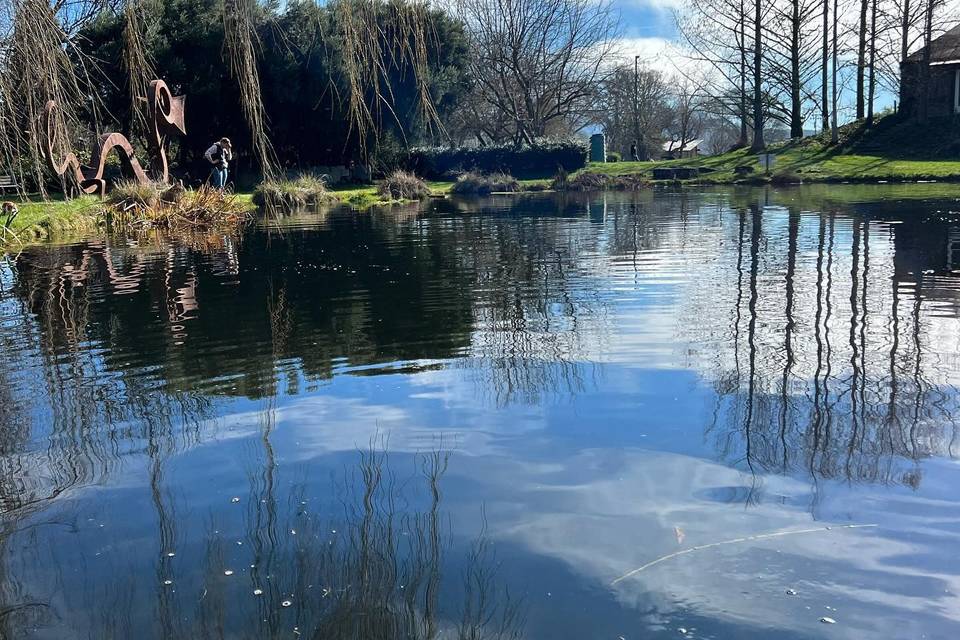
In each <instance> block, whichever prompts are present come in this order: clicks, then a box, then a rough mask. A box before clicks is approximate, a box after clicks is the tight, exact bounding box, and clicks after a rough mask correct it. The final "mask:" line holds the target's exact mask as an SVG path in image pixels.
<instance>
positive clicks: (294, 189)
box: [253, 174, 332, 209]
mask: <svg viewBox="0 0 960 640" xmlns="http://www.w3.org/2000/svg"><path fill="white" fill-rule="evenodd" d="M331 197H332V196H331V195H330V193H329V192H328V191H327V183H326V180H325V179H324V177H323V176H314V175H310V174H303V175H300V176H298V177H297V178H295V179H294V180H268V181H266V182H262V183H260V185H259V186H257V188H256V189H255V190H254V191H253V203H254V204H255V205H257V206H258V207H270V208H277V209H298V208H300V207H305V206H308V205H315V204H320V203H322V202H325V201H327V200H329V199H331Z"/></svg>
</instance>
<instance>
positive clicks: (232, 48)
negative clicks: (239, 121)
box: [0, 0, 442, 195]
mask: <svg viewBox="0 0 960 640" xmlns="http://www.w3.org/2000/svg"><path fill="white" fill-rule="evenodd" d="M303 1H304V2H311V3H313V2H315V3H316V4H317V5H318V6H325V7H326V8H327V10H328V11H330V12H331V15H332V16H333V20H332V21H331V23H330V24H331V25H333V26H332V28H331V30H330V31H324V33H323V34H322V37H323V39H324V40H325V41H327V40H329V41H330V43H332V44H333V43H335V44H336V47H337V50H338V53H339V55H340V65H341V70H342V78H343V84H342V86H339V87H337V88H336V89H337V90H336V91H333V92H331V93H334V94H336V96H337V98H336V99H337V100H338V101H339V102H340V103H341V105H342V106H343V112H344V113H345V114H346V120H347V122H345V123H344V126H345V128H346V129H348V130H349V135H350V136H353V137H354V139H355V140H358V141H359V142H360V147H361V150H362V152H363V155H364V156H367V154H368V148H369V145H368V142H369V140H370V139H371V138H376V136H378V135H379V134H380V133H381V132H382V131H383V127H384V126H385V123H389V124H391V125H393V124H396V125H397V126H396V127H395V129H399V130H400V132H401V135H402V136H403V137H404V138H405V135H406V134H405V133H404V131H403V123H404V119H403V117H402V116H405V115H406V114H397V113H396V112H395V110H394V105H395V104H396V100H395V96H394V93H393V87H392V86H391V78H397V77H400V78H401V79H402V81H404V82H406V83H408V85H409V83H410V81H411V79H412V80H413V83H412V84H413V85H414V86H415V88H416V95H417V98H416V103H417V107H416V110H417V116H418V122H421V123H425V124H426V127H427V128H428V130H429V131H430V132H431V133H433V132H436V131H442V125H441V124H440V117H439V115H438V113H437V109H436V107H435V106H434V101H433V99H432V96H431V92H430V71H429V69H430V53H429V51H430V50H431V47H432V48H433V49H434V50H435V49H436V46H435V45H436V34H435V33H433V32H432V27H431V22H430V18H429V11H430V8H429V6H428V5H427V4H426V3H421V2H417V1H412V0H334V2H333V3H330V4H327V3H325V2H323V1H322V0H303ZM211 7H216V10H218V11H222V22H223V49H222V51H223V57H224V61H225V62H226V63H227V65H228V67H229V69H230V76H231V78H232V80H233V82H235V83H236V87H237V90H238V96H239V102H240V105H239V106H240V110H241V112H242V114H243V119H244V121H245V123H246V126H247V128H248V129H249V133H250V139H251V151H252V154H253V155H254V156H255V158H256V160H257V162H258V164H259V165H260V168H261V170H262V173H263V176H264V178H265V179H271V178H274V177H276V176H277V175H278V173H279V165H280V163H279V161H278V158H277V156H276V153H275V151H274V147H273V144H272V142H271V136H270V128H269V114H268V113H267V109H266V106H265V102H264V97H263V92H262V87H261V70H260V69H259V66H258V65H259V59H260V54H261V51H260V38H259V33H262V30H263V29H268V28H270V24H271V20H272V19H273V18H275V17H276V16H277V15H278V14H277V12H278V11H280V9H278V5H277V4H276V3H273V2H269V1H267V0H220V1H218V2H215V3H213V2H212V3H211ZM163 11H177V8H176V7H171V6H168V5H165V4H164V3H163V2H162V0H0V145H2V152H0V163H2V165H3V166H2V167H0V172H2V173H6V174H12V175H15V176H16V177H17V178H18V182H19V183H20V184H21V185H28V188H30V189H36V190H39V191H40V192H41V193H42V194H44V195H46V185H47V180H48V179H49V178H50V176H49V175H48V174H47V173H46V170H45V167H46V163H45V159H44V157H43V153H42V151H41V149H42V148H43V147H44V144H43V143H44V142H45V141H46V139H47V135H48V132H47V131H46V129H45V123H44V118H43V111H44V107H45V104H46V103H47V101H48V100H54V101H56V103H57V105H58V107H59V108H58V115H59V117H58V118H57V119H56V121H55V122H54V123H53V126H52V129H53V130H52V131H51V132H50V135H51V137H52V139H53V149H54V152H55V154H57V155H58V156H59V157H61V158H62V157H64V156H65V155H66V154H67V153H68V152H69V151H70V150H72V149H75V148H76V146H77V141H78V140H81V139H88V140H89V139H92V138H93V137H95V136H96V135H97V134H100V133H103V132H104V131H105V130H108V129H109V130H116V126H115V124H113V123H115V122H116V118H115V117H114V116H113V114H110V113H108V112H107V110H106V108H105V107H104V104H105V103H104V102H102V97H103V95H104V94H105V92H106V93H109V92H110V91H112V90H113V88H112V87H110V86H108V85H109V84H110V81H109V80H107V79H106V75H105V74H103V73H101V66H102V61H101V60H99V59H98V58H97V52H95V51H90V52H87V53H84V51H83V47H81V46H78V43H79V42H80V41H81V39H80V38H79V37H78V36H79V34H80V33H81V31H82V30H83V29H84V27H85V25H89V24H92V23H93V21H95V20H96V19H98V18H99V17H101V16H103V15H105V14H108V15H112V16H114V17H115V19H116V20H119V21H121V26H122V29H120V31H119V35H117V36H116V43H117V45H118V47H119V51H120V56H119V57H120V60H119V63H120V64H119V66H120V68H121V69H122V73H123V75H124V78H123V81H124V82H118V83H117V87H118V88H119V86H120V85H121V84H123V83H125V84H126V87H125V89H126V92H127V99H128V100H129V105H130V122H129V130H128V131H122V133H124V134H126V135H127V136H128V137H129V138H130V139H132V140H136V139H137V138H141V139H142V137H143V134H144V133H146V131H147V129H148V126H149V122H148V108H149V105H148V103H147V101H146V96H147V95H148V88H149V83H150V80H152V79H153V78H157V77H160V78H162V77H163V75H164V70H163V69H157V68H156V65H155V63H154V56H153V52H152V51H151V43H152V42H156V41H157V40H158V38H156V37H148V31H150V28H151V25H152V24H155V23H158V21H156V20H155V19H154V18H155V17H156V16H157V15H160V13H158V12H163ZM153 35H154V36H156V35H157V34H153ZM162 37H163V34H160V38H162ZM187 85H188V86H187V91H188V92H189V82H188V83H187ZM291 89H292V90H296V89H297V87H291ZM188 118H189V115H188ZM134 146H135V147H136V148H137V150H138V151H139V150H140V149H142V146H140V145H137V144H136V143H135V145H134ZM77 150H78V151H79V149H77ZM84 159H85V158H84V157H83V154H81V161H82V160H84ZM61 186H62V187H63V188H64V191H65V192H66V193H70V192H71V189H70V187H71V185H69V184H62V185H61Z"/></svg>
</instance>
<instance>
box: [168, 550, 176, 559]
mask: <svg viewBox="0 0 960 640" xmlns="http://www.w3.org/2000/svg"><path fill="white" fill-rule="evenodd" d="M175 555H177V554H176V553H174V552H173V551H168V552H167V557H168V558H172V557H173V556H175Z"/></svg>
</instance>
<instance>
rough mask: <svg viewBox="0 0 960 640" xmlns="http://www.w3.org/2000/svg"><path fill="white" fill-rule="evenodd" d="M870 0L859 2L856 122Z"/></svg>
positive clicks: (861, 96) (861, 97)
mask: <svg viewBox="0 0 960 640" xmlns="http://www.w3.org/2000/svg"><path fill="white" fill-rule="evenodd" d="M869 3H870V0H860V30H859V33H858V37H859V40H858V41H857V120H860V119H861V118H863V102H864V91H863V89H864V84H863V80H864V71H865V69H866V62H867V8H868V7H869Z"/></svg>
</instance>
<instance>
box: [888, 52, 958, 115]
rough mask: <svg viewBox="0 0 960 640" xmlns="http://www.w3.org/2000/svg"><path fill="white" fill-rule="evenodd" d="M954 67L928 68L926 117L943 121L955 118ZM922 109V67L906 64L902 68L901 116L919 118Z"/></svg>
mask: <svg viewBox="0 0 960 640" xmlns="http://www.w3.org/2000/svg"><path fill="white" fill-rule="evenodd" d="M957 69H960V64H957V65H937V66H933V67H930V94H929V95H930V97H929V107H928V112H927V115H928V116H929V117H931V118H942V117H945V116H952V115H955V111H954V104H955V99H956V94H955V91H956V89H955V82H956V72H957ZM922 107H923V64H922V63H920V62H908V63H907V64H905V65H903V66H902V67H901V81H900V109H901V111H902V112H903V113H904V114H907V115H909V116H912V117H920V116H922V115H923V114H922V113H921V110H922Z"/></svg>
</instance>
